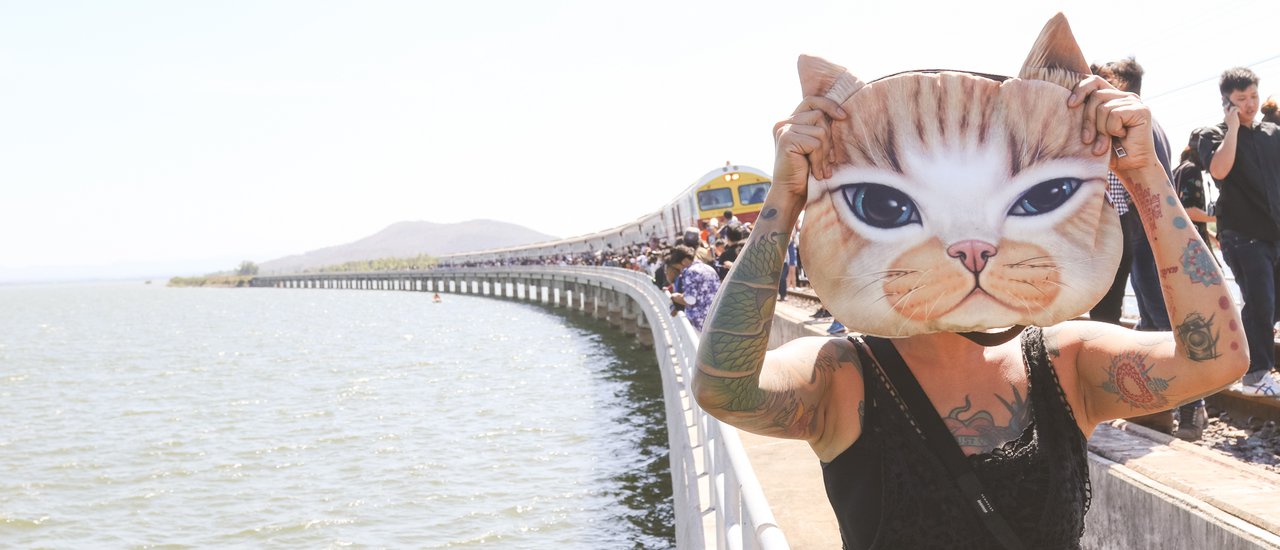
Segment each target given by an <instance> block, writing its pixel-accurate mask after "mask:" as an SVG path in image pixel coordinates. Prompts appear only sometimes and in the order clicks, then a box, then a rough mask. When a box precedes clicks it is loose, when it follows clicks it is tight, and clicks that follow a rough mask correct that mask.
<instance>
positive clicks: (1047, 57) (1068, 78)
mask: <svg viewBox="0 0 1280 550" xmlns="http://www.w3.org/2000/svg"><path fill="white" fill-rule="evenodd" d="M1090 74H1092V72H1091V71H1090V70H1089V62H1088V61H1085V59H1084V54H1083V53H1080V46H1079V45H1078V44H1076V37H1075V35H1073V34H1071V25H1069V24H1067V17H1066V16H1064V15H1062V14H1061V13H1059V14H1058V15H1055V16H1053V19H1050V20H1049V22H1048V23H1045V25H1044V29H1042V30H1041V31H1040V37H1039V38H1037V39H1036V43H1035V45H1034V46H1031V53H1029V54H1027V60H1026V61H1024V62H1023V63H1022V70H1020V71H1018V78H1021V79H1023V80H1044V81H1046V82H1052V83H1054V84H1058V85H1060V86H1062V87H1064V88H1066V89H1068V90H1071V89H1074V88H1075V87H1076V84H1079V83H1080V81H1081V80H1084V77H1086V76H1089V75H1090Z"/></svg>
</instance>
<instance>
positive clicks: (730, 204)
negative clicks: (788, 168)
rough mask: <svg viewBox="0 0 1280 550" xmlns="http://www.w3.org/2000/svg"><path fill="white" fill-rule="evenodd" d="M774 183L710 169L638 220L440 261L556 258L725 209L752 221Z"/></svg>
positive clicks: (670, 231) (663, 235)
mask: <svg viewBox="0 0 1280 550" xmlns="http://www.w3.org/2000/svg"><path fill="white" fill-rule="evenodd" d="M771 184H772V181H770V176H769V174H766V173H765V172H764V171H762V170H759V169H756V168H752V167H750V166H743V165H738V164H730V163H725V165H724V166H723V167H720V168H716V169H714V170H711V171H710V172H707V173H706V174H705V175H703V176H702V177H701V178H698V179H697V181H695V182H693V183H692V184H691V185H689V187H688V188H686V189H685V190H684V191H683V192H681V193H680V194H679V195H677V196H676V197H675V198H674V199H672V200H671V202H669V203H667V204H666V205H665V206H663V207H662V208H660V209H658V210H656V211H654V212H651V213H649V214H645V215H644V216H641V217H640V218H638V219H636V220H635V221H632V222H629V223H624V224H622V225H619V226H617V227H612V228H609V229H605V230H603V231H597V232H595V233H590V234H587V235H580V236H577V237H569V238H566V239H560V240H556V241H547V242H541V243H534V244H527V245H521V246H513V247H506V248H496V249H490V250H479V251H475V252H460V253H456V254H448V255H444V256H441V257H439V258H437V260H438V261H439V263H440V265H442V266H449V265H485V264H504V263H511V262H517V261H520V260H524V259H536V258H547V257H554V256H578V255H582V254H588V253H595V252H597V251H603V250H609V249H614V250H620V249H622V248H623V247H626V246H631V245H637V244H646V243H652V242H655V240H656V241H657V242H662V243H666V242H669V241H670V240H672V239H675V238H677V237H679V236H680V235H681V234H682V233H683V232H684V230H685V228H687V227H698V222H700V221H708V220H710V219H711V218H718V217H720V216H721V215H722V214H723V213H724V212H725V211H726V210H727V211H731V212H733V214H734V216H735V217H737V218H738V221H741V222H754V221H755V220H756V218H757V217H758V216H759V214H760V209H761V207H762V206H763V205H764V199H765V196H766V195H768V194H769V187H770V185H771Z"/></svg>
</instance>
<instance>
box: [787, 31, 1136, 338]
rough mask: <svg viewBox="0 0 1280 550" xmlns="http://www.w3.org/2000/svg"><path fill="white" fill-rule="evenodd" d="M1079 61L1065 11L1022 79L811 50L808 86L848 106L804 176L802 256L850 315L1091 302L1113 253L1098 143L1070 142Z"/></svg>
mask: <svg viewBox="0 0 1280 550" xmlns="http://www.w3.org/2000/svg"><path fill="white" fill-rule="evenodd" d="M1087 74H1088V64H1087V63H1086V62H1085V61H1084V57H1083V55H1081V53H1080V50H1079V47H1078V46H1076V44H1075V39H1074V38H1073V37H1072V36H1071V31H1070V28H1069V27H1068V26H1067V23H1066V19H1065V18H1063V17H1062V16H1061V15H1059V16H1058V17H1055V18H1054V19H1053V20H1051V21H1050V22H1049V24H1048V25H1046V27H1045V30H1044V31H1043V32H1042V34H1041V36H1040V38H1039V39H1038V40H1037V42H1036V44H1035V46H1034V47H1033V49H1032V51H1031V53H1030V55H1029V56H1028V58H1027V62H1026V63H1025V64H1024V66H1023V68H1022V70H1021V71H1020V72H1019V77H1018V78H1013V79H1007V80H999V79H993V78H990V77H987V76H983V75H976V74H971V73H965V72H946V71H943V72H928V73H925V72H909V73H901V74H898V75H894V76H892V77H888V78H885V79H883V80H878V81H874V82H871V83H863V82H862V81H861V80H859V79H858V78H856V77H854V76H853V75H851V74H849V73H848V71H846V70H845V69H844V68H842V67H839V66H837V65H834V64H831V63H829V62H826V61H824V60H821V59H818V58H814V57H802V58H801V60H800V78H801V83H802V86H803V87H804V91H805V95H825V96H826V97H829V98H831V99H833V100H835V101H837V102H838V103H840V104H841V106H842V107H843V108H844V110H845V111H846V112H848V113H849V114H850V116H849V117H848V118H847V119H845V120H840V121H835V122H834V123H833V124H832V126H831V128H830V134H831V136H832V142H833V146H834V149H835V155H836V159H837V167H836V169H835V170H834V173H833V176H832V177H831V178H830V179H826V180H817V179H811V180H810V182H809V193H808V204H807V205H806V213H805V224H804V229H803V231H802V236H801V242H802V243H804V244H803V246H802V247H801V254H802V255H803V262H804V266H805V269H806V271H807V272H808V273H809V276H810V279H811V281H812V283H813V286H814V289H815V290H816V291H817V293H818V295H819V296H820V297H821V298H822V301H823V303H824V305H826V306H827V308H828V309H829V310H830V311H831V312H832V313H833V314H834V315H835V316H836V318H837V319H839V320H840V321H841V322H843V323H844V324H845V325H847V326H848V327H849V328H850V330H856V331H859V332H864V333H867V334H873V335H878V336H886V337H902V336H910V335H914V334H924V333H931V332H965V331H976V330H986V329H991V328H998V327H1006V326H1011V325H1040V326H1048V325H1052V324H1055V323H1058V322H1061V321H1063V320H1067V319H1070V318H1073V317H1075V316H1078V315H1080V314H1082V313H1084V312H1086V311H1088V310H1089V309H1090V308H1091V307H1092V306H1093V305H1094V304H1096V303H1097V302H1098V300H1099V299H1100V298H1101V297H1102V295H1103V294H1104V293H1106V291H1107V289H1108V288H1109V287H1110V286H1111V282H1112V280H1113V279H1114V274H1115V269H1116V266H1117V265H1118V263H1119V259H1120V253H1121V233H1120V224H1119V219H1118V217H1117V216H1116V212H1115V210H1114V209H1113V208H1112V207H1111V206H1110V205H1109V204H1108V203H1107V201H1106V174H1107V157H1105V156H1095V155H1093V154H1092V153H1091V152H1090V151H1089V147H1088V146H1086V145H1085V144H1083V143H1081V140H1080V135H1079V131H1080V130H1079V129H1080V127H1081V125H1082V123H1083V116H1084V115H1083V110H1082V109H1080V108H1076V109H1068V108H1067V96H1068V94H1069V93H1070V92H1069V90H1070V88H1072V87H1074V86H1075V84H1076V83H1077V82H1079V81H1080V80H1081V79H1083V78H1084V76H1085V75H1087Z"/></svg>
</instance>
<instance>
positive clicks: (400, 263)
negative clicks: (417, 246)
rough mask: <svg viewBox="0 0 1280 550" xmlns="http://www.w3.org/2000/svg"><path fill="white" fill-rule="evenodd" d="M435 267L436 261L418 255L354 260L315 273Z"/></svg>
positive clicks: (429, 257)
mask: <svg viewBox="0 0 1280 550" xmlns="http://www.w3.org/2000/svg"><path fill="white" fill-rule="evenodd" d="M435 266H436V259H435V258H434V257H432V256H430V255H427V254H419V255H417V256H414V257H412V258H378V259H376V260H356V261H352V262H346V263H341V264H337V265H327V266H324V267H321V268H319V269H316V270H307V271H315V272H319V273H356V272H362V271H412V270H418V269H431V268H433V267H435Z"/></svg>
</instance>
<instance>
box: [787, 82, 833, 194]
mask: <svg viewBox="0 0 1280 550" xmlns="http://www.w3.org/2000/svg"><path fill="white" fill-rule="evenodd" d="M847 117H848V114H847V113H845V112H844V109H841V108H840V105H838V104H837V103H836V102H835V101H832V100H830V99H827V98H825V97H819V96H810V97H806V98H804V101H801V102H800V106H798V107H796V110H795V112H793V113H791V118H788V119H786V120H784V121H781V122H779V123H777V124H774V125H773V141H774V144H775V146H776V149H777V156H776V158H775V159H774V164H773V187H772V189H778V190H779V191H785V192H787V193H788V194H791V195H794V196H797V197H799V198H800V199H801V201H803V200H804V199H805V196H806V194H807V193H808V189H809V174H810V173H812V174H813V176H814V177H815V178H818V179H827V178H829V177H831V170H832V168H833V167H834V166H835V155H834V154H833V150H832V146H831V136H830V132H829V130H830V128H831V120H832V119H836V120H843V119H845V118H847Z"/></svg>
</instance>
